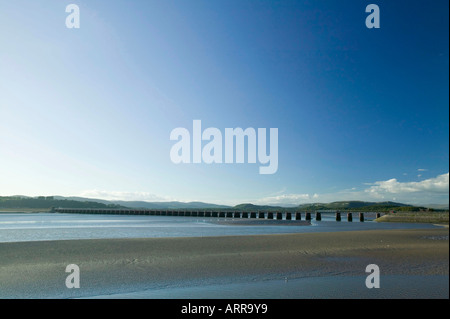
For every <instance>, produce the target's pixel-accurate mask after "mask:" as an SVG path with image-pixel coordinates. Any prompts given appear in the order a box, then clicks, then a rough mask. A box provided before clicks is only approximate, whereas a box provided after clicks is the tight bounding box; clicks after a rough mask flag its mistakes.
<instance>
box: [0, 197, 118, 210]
mask: <svg viewBox="0 0 450 319" xmlns="http://www.w3.org/2000/svg"><path fill="white" fill-rule="evenodd" d="M52 207H61V208H124V207H123V206H120V205H115V204H102V203H97V202H90V201H76V200H67V199H62V200H61V199H54V197H53V196H48V197H45V196H39V197H23V196H7V197H1V196H0V209H25V208H33V209H42V210H50V209H51V208H52Z"/></svg>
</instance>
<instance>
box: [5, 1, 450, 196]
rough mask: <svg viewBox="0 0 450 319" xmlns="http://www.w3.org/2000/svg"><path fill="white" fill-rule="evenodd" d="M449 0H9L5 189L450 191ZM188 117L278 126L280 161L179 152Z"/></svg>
mask: <svg viewBox="0 0 450 319" xmlns="http://www.w3.org/2000/svg"><path fill="white" fill-rule="evenodd" d="M71 3H75V4H77V5H78V6H79V8H80V17H81V20H80V21H81V27H80V28H79V29H68V28H66V25H65V19H66V17H67V15H68V13H66V12H65V7H66V6H67V5H69V4H71ZM370 3H376V4H377V5H378V6H379V7H380V11H381V28H380V29H368V28H366V26H365V19H366V16H367V15H368V14H367V13H366V12H365V7H366V6H367V5H368V4H370ZM448 5H449V4H448V1H447V0H436V1H433V2H431V3H430V2H428V1H379V0H374V1H371V2H369V1H367V2H365V1H360V0H358V1H356V0H347V1H335V0H317V1H242V0H240V1H222V0H217V1H198V0H190V1H137V0H134V1H124V0H123V1H118V0H115V1H100V0H89V1H75V0H67V1H61V0H58V1H56V0H55V1H53V0H46V1H43V0H39V1H21V0H18V1H4V0H1V1H0V146H1V147H0V195H16V194H21V195H30V196H35V195H65V196H69V195H76V196H87V197H94V198H106V199H126V200H134V199H138V200H149V201H163V200H164V201H165V200H180V201H193V200H199V201H206V202H214V203H223V204H231V205H235V204H239V203H243V202H253V203H260V204H283V205H294V204H300V203H309V202H330V201H335V200H371V201H384V200H395V201H400V202H405V203H413V204H428V203H440V204H444V203H447V204H448V200H449V184H448V180H449V175H448V172H449V168H448V167H449V148H448V143H449V93H448V86H449V73H448V72H449V71H448V70H449V49H448V48H449V43H448V36H449V34H448V32H449V31H448V30H449V28H448V26H449V22H448ZM193 120H201V121H202V126H203V128H207V127H215V128H218V129H220V130H222V132H223V131H224V129H225V128H236V127H242V128H244V129H245V128H248V127H253V128H278V132H279V133H278V149H279V150H278V162H279V164H278V171H277V172H276V173H275V174H272V175H260V174H259V173H258V167H259V165H258V164H249V163H245V164H211V165H208V164H204V163H203V164H178V165H176V164H174V163H173V162H172V161H171V160H170V155H169V154H170V149H171V147H172V146H173V144H174V142H173V141H171V140H170V139H169V136H170V132H171V131H172V130H173V129H175V128H177V127H184V128H187V129H188V130H190V131H191V132H192V124H193Z"/></svg>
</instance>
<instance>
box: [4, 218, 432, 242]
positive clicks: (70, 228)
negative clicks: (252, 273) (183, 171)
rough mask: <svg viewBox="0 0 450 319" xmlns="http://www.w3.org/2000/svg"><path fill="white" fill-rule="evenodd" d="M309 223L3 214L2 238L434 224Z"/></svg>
mask: <svg viewBox="0 0 450 319" xmlns="http://www.w3.org/2000/svg"><path fill="white" fill-rule="evenodd" d="M322 218H323V220H322V221H319V222H318V221H314V220H313V221H312V222H311V225H310V226H288V227H286V226H267V225H263V226H258V227H254V226H242V225H220V224H217V223H215V222H217V221H218V219H217V218H201V217H172V216H133V215H128V216H126V215H76V214H50V213H29V214H0V242H18V241H40V240H65V239H100V238H152V237H205V236H232V235H263V234H287V233H307V232H335V231H352V230H372V229H405V228H434V227H436V226H433V225H428V224H400V223H377V222H373V221H366V222H363V223H361V222H359V221H354V222H347V221H342V222H336V221H334V219H333V216H331V215H329V216H327V215H323V217H322Z"/></svg>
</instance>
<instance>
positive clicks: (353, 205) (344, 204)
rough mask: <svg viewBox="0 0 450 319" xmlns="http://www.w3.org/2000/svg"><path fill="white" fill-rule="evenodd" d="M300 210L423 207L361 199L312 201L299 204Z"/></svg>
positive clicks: (418, 208)
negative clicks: (312, 202) (330, 201)
mask: <svg viewBox="0 0 450 319" xmlns="http://www.w3.org/2000/svg"><path fill="white" fill-rule="evenodd" d="M297 209H300V210H350V211H352V210H353V211H355V210H359V211H361V210H362V211H390V210H396V211H419V210H421V209H426V208H425V207H416V206H411V205H406V204H402V203H395V202H363V201H339V202H332V203H314V204H303V205H299V206H298V207H297Z"/></svg>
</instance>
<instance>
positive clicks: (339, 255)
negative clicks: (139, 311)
mask: <svg viewBox="0 0 450 319" xmlns="http://www.w3.org/2000/svg"><path fill="white" fill-rule="evenodd" d="M448 236H449V230H448V228H439V229H425V230H419V229H408V230H380V231H378V230H377V231H351V232H333V233H308V234H289V235H261V236H229V237H203V238H199V237H196V238H148V239H96V240H65V241H41V242H18V243H0V298H70V297H88V296H94V295H99V294H104V293H105V292H116V291H117V292H127V291H136V290H139V289H151V288H152V287H164V286H170V285H173V284H176V285H179V284H180V283H196V284H201V283H205V284H208V283H215V282H218V281H221V280H222V281H224V280H225V281H226V280H227V278H234V279H236V278H239V277H242V278H244V277H245V278H253V279H254V280H264V279H271V278H301V277H313V276H315V277H317V276H361V275H366V274H365V267H366V266H367V265H368V264H377V265H378V266H379V267H380V269H381V271H382V273H383V274H386V275H388V274H391V275H425V276H428V275H446V276H448V273H449V241H448ZM68 264H77V265H78V266H79V267H80V278H81V288H80V289H67V288H66V287H65V279H66V277H67V276H68V273H66V272H65V268H66V266H67V265H68ZM249 298H251V296H249Z"/></svg>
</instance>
